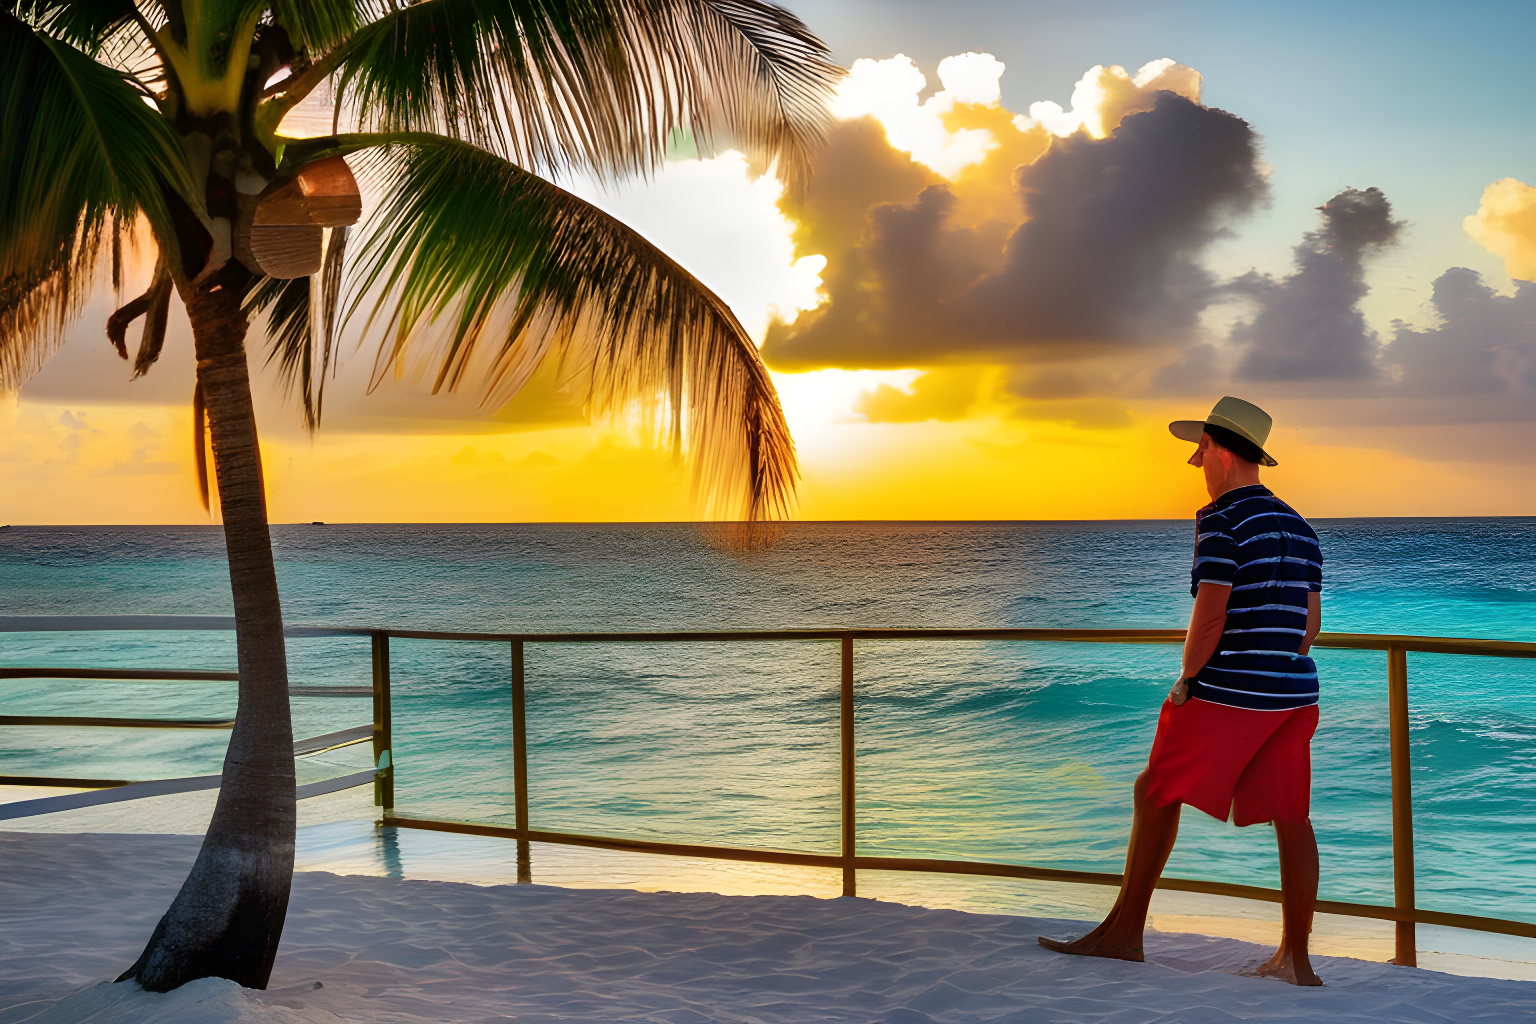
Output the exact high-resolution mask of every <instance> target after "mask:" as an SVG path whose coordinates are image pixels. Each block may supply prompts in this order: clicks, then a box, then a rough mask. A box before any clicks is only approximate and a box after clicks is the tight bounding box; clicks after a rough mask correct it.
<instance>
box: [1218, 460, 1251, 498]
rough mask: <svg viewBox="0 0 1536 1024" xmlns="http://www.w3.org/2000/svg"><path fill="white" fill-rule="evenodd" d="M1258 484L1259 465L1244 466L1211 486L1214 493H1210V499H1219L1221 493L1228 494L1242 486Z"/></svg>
mask: <svg viewBox="0 0 1536 1024" xmlns="http://www.w3.org/2000/svg"><path fill="white" fill-rule="evenodd" d="M1258 484H1259V467H1258V466H1254V467H1253V468H1252V469H1248V468H1246V467H1245V468H1244V469H1240V470H1237V471H1235V472H1233V473H1232V474H1231V475H1230V476H1228V477H1227V478H1226V479H1225V480H1223V481H1222V482H1221V484H1220V485H1219V486H1217V487H1214V488H1212V491H1213V492H1214V493H1212V494H1211V500H1212V501H1220V500H1221V499H1222V496H1223V495H1226V494H1230V493H1231V492H1232V491H1235V490H1238V489H1239V488H1242V487H1254V486H1257V485H1258Z"/></svg>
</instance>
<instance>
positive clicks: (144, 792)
mask: <svg viewBox="0 0 1536 1024" xmlns="http://www.w3.org/2000/svg"><path fill="white" fill-rule="evenodd" d="M375 774H376V772H375V771H374V770H373V769H372V768H369V769H367V770H366V771H361V772H353V773H352V774H350V775H342V776H339V777H337V778H334V779H323V780H321V781H320V782H309V783H305V784H304V785H302V786H295V787H294V791H293V795H294V799H296V800H309V799H311V798H313V797H317V796H328V795H330V794H331V793H339V792H341V791H342V790H344V789H355V788H356V787H358V786H366V785H368V784H369V783H371V782H372V781H373V779H374V775H375ZM222 782H223V777H222V776H219V775H195V776H190V777H187V778H183V779H155V780H153V781H149V782H130V783H128V784H127V785H124V786H118V787H114V788H111V789H102V790H98V791H97V792H94V793H69V794H66V795H64V796H45V797H39V798H38V799H36V800H18V801H16V802H15V803H8V804H0V821H6V820H10V819H12V818H32V817H36V816H37V815H39V814H57V813H58V812H59V811H75V810H79V809H80V808H82V807H96V806H99V805H101V804H115V803H122V802H123V801H125V800H143V799H146V798H148V797H152V796H171V795H174V794H180V793H197V792H201V791H204V790H209V789H218V788H219V786H220V784H221V783H222Z"/></svg>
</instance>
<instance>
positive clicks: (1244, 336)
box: [1229, 188, 1403, 381]
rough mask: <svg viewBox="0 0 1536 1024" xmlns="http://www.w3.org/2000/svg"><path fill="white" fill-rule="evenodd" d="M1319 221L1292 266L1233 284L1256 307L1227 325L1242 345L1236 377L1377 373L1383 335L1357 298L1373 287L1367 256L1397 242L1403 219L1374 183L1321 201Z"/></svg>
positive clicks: (1285, 378)
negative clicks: (1253, 312) (1249, 317)
mask: <svg viewBox="0 0 1536 1024" xmlns="http://www.w3.org/2000/svg"><path fill="white" fill-rule="evenodd" d="M1318 211H1319V212H1320V213H1321V214H1322V220H1323V225H1322V227H1320V228H1318V229H1317V230H1315V231H1309V232H1307V233H1306V234H1305V235H1303V236H1302V240H1301V244H1300V245H1298V246H1296V248H1295V250H1294V253H1295V265H1296V270H1295V272H1294V273H1292V274H1290V275H1288V276H1287V277H1285V278H1283V279H1281V280H1276V279H1275V278H1273V277H1271V276H1269V275H1268V274H1259V273H1249V274H1245V275H1243V276H1242V277H1240V278H1238V279H1237V280H1236V281H1234V282H1233V283H1232V284H1231V285H1230V289H1231V290H1232V291H1233V292H1235V293H1237V294H1240V295H1247V296H1250V297H1252V298H1253V299H1254V300H1255V301H1256V303H1257V305H1258V312H1257V313H1256V315H1255V316H1254V317H1253V319H1252V320H1250V321H1248V322H1247V323H1240V324H1238V325H1237V326H1235V327H1234V328H1233V329H1232V332H1231V335H1230V337H1229V342H1230V343H1231V344H1232V345H1233V346H1235V347H1237V348H1238V349H1240V350H1241V351H1242V353H1243V354H1242V361H1241V363H1240V364H1239V366H1238V369H1237V375H1236V376H1237V379H1238V380H1240V381H1322V380H1363V379H1366V378H1370V377H1372V376H1374V375H1375V374H1376V373H1377V360H1376V357H1377V355H1378V350H1379V348H1380V341H1379V339H1378V338H1377V336H1376V332H1375V331H1373V330H1371V328H1370V327H1369V326H1368V325H1367V324H1366V322H1365V316H1364V314H1363V313H1361V311H1360V300H1361V299H1363V298H1365V296H1366V294H1367V293H1369V292H1370V287H1369V286H1368V285H1367V284H1366V283H1365V262H1366V260H1367V259H1368V258H1369V257H1370V256H1373V255H1375V254H1377V253H1380V252H1381V251H1383V250H1384V249H1387V248H1389V247H1390V246H1392V245H1395V244H1396V243H1397V240H1398V236H1399V235H1400V234H1401V231H1402V227H1403V223H1402V222H1401V221H1397V220H1393V219H1392V204H1391V203H1390V202H1388V201H1387V197H1386V196H1385V195H1383V194H1382V191H1381V190H1380V189H1378V188H1368V189H1365V190H1364V191H1361V190H1359V189H1354V188H1348V189H1345V190H1344V191H1343V192H1340V193H1339V194H1338V195H1336V196H1334V197H1333V198H1332V199H1330V200H1328V202H1326V203H1324V204H1323V205H1322V206H1320V207H1318Z"/></svg>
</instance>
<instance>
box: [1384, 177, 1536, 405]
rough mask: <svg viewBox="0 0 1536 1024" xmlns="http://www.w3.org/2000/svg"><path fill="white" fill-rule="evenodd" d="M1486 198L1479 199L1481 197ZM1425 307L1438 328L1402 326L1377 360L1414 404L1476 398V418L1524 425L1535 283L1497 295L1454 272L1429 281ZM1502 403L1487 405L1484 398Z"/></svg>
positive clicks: (1532, 387)
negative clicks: (1431, 311) (1509, 419)
mask: <svg viewBox="0 0 1536 1024" xmlns="http://www.w3.org/2000/svg"><path fill="white" fill-rule="evenodd" d="M1485 195H1486V194H1485ZM1431 304H1432V305H1433V307H1434V310H1435V312H1436V313H1438V314H1439V316H1440V319H1441V324H1440V326H1439V327H1435V328H1430V329H1426V330H1418V329H1415V328H1413V327H1410V326H1408V325H1406V324H1404V323H1402V322H1401V321H1398V322H1396V323H1395V324H1394V327H1395V328H1396V330H1395V332H1394V335H1393V338H1392V343H1391V345H1389V346H1388V347H1387V350H1386V353H1385V356H1384V359H1383V361H1384V362H1386V363H1387V364H1388V365H1390V366H1391V367H1392V368H1393V369H1394V370H1395V371H1396V372H1397V374H1398V375H1399V376H1400V383H1399V384H1398V388H1397V390H1399V391H1400V392H1402V393H1404V394H1406V395H1409V396H1413V397H1426V398H1454V397H1464V398H1475V399H1478V400H1479V401H1478V406H1477V408H1476V410H1475V411H1476V412H1479V413H1481V414H1482V415H1483V416H1484V417H1488V418H1494V419H1498V418H1505V417H1506V416H1508V415H1509V414H1510V413H1511V412H1517V413H1518V416H1519V418H1521V419H1530V418H1531V413H1532V410H1533V404H1532V400H1533V398H1536V284H1532V283H1529V282H1519V283H1518V284H1517V286H1516V292H1515V294H1514V295H1512V296H1511V295H1500V294H1498V293H1497V292H1495V291H1494V290H1493V289H1492V288H1490V287H1488V286H1487V285H1486V284H1484V283H1483V279H1482V277H1481V276H1480V275H1479V274H1477V273H1476V272H1475V271H1472V270H1467V269H1466V268H1464V267H1453V268H1451V269H1450V270H1447V271H1446V272H1445V273H1444V274H1441V275H1440V277H1439V278H1438V279H1437V280H1436V281H1435V284H1434V296H1433V298H1432V299H1431ZM1498 398H1503V399H1505V402H1504V403H1494V404H1490V403H1489V400H1490V399H1498Z"/></svg>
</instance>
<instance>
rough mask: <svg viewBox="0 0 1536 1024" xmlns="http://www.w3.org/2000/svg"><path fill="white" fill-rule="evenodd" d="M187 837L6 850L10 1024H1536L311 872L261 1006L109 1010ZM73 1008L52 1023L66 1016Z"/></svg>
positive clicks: (625, 903) (233, 999) (737, 915)
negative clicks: (115, 980) (111, 980)
mask: <svg viewBox="0 0 1536 1024" xmlns="http://www.w3.org/2000/svg"><path fill="white" fill-rule="evenodd" d="M196 848H197V840H196V839H195V838H193V837H187V836H154V835H71V834H67V833H52V834H37V833H33V834H21V833H0V1024H15V1022H19V1021H23V1020H34V1021H39V1022H48V1024H64V1022H69V1024H78V1022H81V1021H86V1020H89V1021H91V1022H92V1024H98V1022H99V1024H109V1022H110V1024H150V1022H154V1024H194V1022H195V1024H299V1022H309V1024H335V1022H336V1021H338V1020H343V1021H368V1022H378V1024H418V1022H425V1021H443V1022H475V1024H480V1022H489V1021H506V1020H516V1021H519V1022H524V1024H532V1022H540V1024H542V1022H553V1021H557V1020H559V1021H593V1022H595V1021H647V1022H658V1024H659V1022H667V1024H696V1022H697V1024H703V1022H706V1021H761V1022H780V1021H782V1022H797V1024H798V1022H807V1021H850V1022H883V1024H920V1022H923V1021H930V1020H933V1021H943V1022H956V1024H958V1022H970V1021H978V1022H979V1021H1018V1022H1030V1024H1044V1022H1060V1024H1073V1022H1094V1024H1133V1022H1142V1021H1147V1022H1151V1021H1159V1022H1174V1021H1177V1022H1181V1024H1217V1022H1227V1021H1238V1020H1242V1021H1289V1020H1327V1021H1339V1022H1365V1021H1373V1022H1375V1021H1411V1022H1414V1024H1428V1022H1437V1021H1456V1022H1462V1021H1479V1022H1503V1021H1529V1020H1532V1019H1536V984H1531V983H1527V982H1517V981H1493V980H1487V979H1466V978H1458V977H1453V976H1450V975H1445V974H1439V973H1436V972H1433V971H1427V970H1423V969H1419V970H1413V969H1409V968H1399V967H1392V966H1389V965H1385V964H1378V963H1369V962H1365V961H1359V960H1349V959H1344V958H1331V957H1328V958H1318V960H1317V967H1318V970H1319V973H1321V974H1322V975H1323V978H1324V980H1325V981H1327V982H1328V987H1327V988H1324V989H1320V990H1319V989H1313V990H1303V989H1294V988H1291V987H1289V986H1286V985H1284V984H1282V983H1280V982H1277V981H1272V980H1266V979H1257V978H1251V977H1243V976H1240V975H1239V974H1238V973H1237V972H1238V971H1240V970H1241V969H1243V968H1244V967H1245V966H1249V965H1251V964H1253V963H1254V962H1256V961H1258V960H1259V959H1261V958H1262V957H1263V956H1265V955H1266V954H1267V952H1268V950H1266V949H1264V948H1263V947H1260V946H1255V945H1251V944H1248V943H1243V942H1239V941H1236V940H1232V939H1216V938H1209V937H1204V936H1199V935H1190V934H1170V933H1158V932H1153V933H1149V935H1148V947H1149V952H1150V959H1149V962H1148V963H1146V964H1125V963H1120V962H1113V961H1099V960H1085V959H1080V958H1075V957H1063V956H1058V955H1055V954H1051V953H1048V952H1046V951H1045V950H1043V949H1040V948H1039V947H1038V946H1037V945H1036V944H1035V941H1034V937H1035V935H1036V934H1037V933H1038V932H1040V931H1046V932H1048V933H1051V934H1057V935H1065V934H1071V933H1073V932H1075V931H1078V930H1081V929H1082V928H1083V927H1085V926H1083V925H1082V924H1080V923H1070V922H1062V921H1043V920H1038V919H1030V918H1024V917H1016V916H1005V915H989V914H968V913H962V912H958V911H953V910H933V909H926V908H921V907H912V906H903V905H900V904H895V903H890V902H883V901H876V900H869V899H855V900H843V899H819V898H815V897H809V896H753V897H742V896H720V895H714V894H707V893H696V894H680V893H639V892H634V891H626V890H598V889H565V888H557V887H554V886H547V885H495V886H476V885H470V884H466V883H462V882H444V881H419V880H409V879H394V878H387V877H378V876H358V875H352V876H341V875H335V874H330V873H327V872H301V873H299V874H298V875H297V876H296V877H295V881H294V892H293V902H292V905H291V908H290V913H289V918H288V926H287V930H286V932H285V934H284V936H283V945H282V952H281V953H280V955H279V957H278V962H277V969H276V972H275V973H274V976H273V980H272V987H271V989H269V990H268V991H267V992H264V993H259V994H255V993H249V992H245V991H243V990H240V989H237V988H235V987H234V986H232V985H229V984H228V983H224V982H220V981H217V980H209V981H204V982H200V983H197V984H196V985H191V986H187V987H186V988H184V989H182V990H179V991H178V992H175V993H171V994H170V995H166V996H156V995H150V994H147V993H143V992H139V991H137V990H135V989H134V988H133V986H130V985H122V986H105V987H96V986H97V983H99V982H100V981H101V980H102V979H104V978H107V977H109V976H111V975H113V974H115V973H117V972H119V971H121V970H122V969H123V967H124V966H126V965H127V964H128V963H130V962H131V961H132V960H133V958H134V957H135V956H136V955H137V953H138V951H139V949H140V947H141V945H142V943H143V942H144V940H145V938H146V937H147V936H148V934H149V931H150V929H151V928H152V927H153V925H154V922H155V920H156V918H157V917H158V916H159V914H160V913H162V912H163V911H164V909H165V907H166V905H167V904H168V902H169V900H170V897H171V895H172V894H173V893H174V892H175V890H176V888H177V886H178V885H179V884H180V882H181V879H182V877H183V875H184V873H185V871H186V868H187V866H188V865H189V863H190V860H191V857H192V856H193V855H194V854H195V852H196ZM61 1000H62V1002H61Z"/></svg>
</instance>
